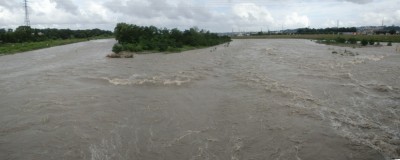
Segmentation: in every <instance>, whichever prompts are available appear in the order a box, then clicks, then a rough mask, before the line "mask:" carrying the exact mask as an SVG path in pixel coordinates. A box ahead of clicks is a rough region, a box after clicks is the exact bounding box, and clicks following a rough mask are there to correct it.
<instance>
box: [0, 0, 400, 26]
mask: <svg viewBox="0 0 400 160" xmlns="http://www.w3.org/2000/svg"><path fill="white" fill-rule="evenodd" d="M29 12H30V21H31V25H32V27H34V28H48V27H50V28H72V29H90V28H100V29H107V30H113V28H114V27H115V24H116V23H118V22H126V23H132V24H137V25H154V26H156V27H167V28H179V29H187V28H189V27H193V26H197V27H199V28H201V29H206V30H210V31H212V32H229V31H232V29H233V30H234V31H238V30H242V31H243V30H244V31H260V30H261V29H262V30H264V31H266V30H268V29H269V30H280V29H281V28H284V29H293V28H299V27H311V28H325V27H335V26H336V24H337V20H339V25H340V26H341V27H349V26H366V25H373V26H377V25H381V24H382V20H383V21H384V24H385V25H393V24H394V25H400V0H29ZM23 24H24V10H23V0H0V28H15V27H17V26H20V25H23Z"/></svg>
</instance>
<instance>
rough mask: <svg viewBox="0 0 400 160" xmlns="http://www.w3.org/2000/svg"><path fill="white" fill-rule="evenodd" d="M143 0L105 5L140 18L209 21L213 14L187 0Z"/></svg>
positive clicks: (110, 2) (112, 9) (113, 2)
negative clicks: (169, 0) (173, 1)
mask: <svg viewBox="0 0 400 160" xmlns="http://www.w3.org/2000/svg"><path fill="white" fill-rule="evenodd" d="M147 2H148V3H144V2H143V1H137V0H130V1H127V2H126V4H124V3H123V2H122V1H121V0H112V1H109V2H106V3H104V6H105V7H106V8H108V9H109V10H111V11H112V12H115V13H122V14H125V15H128V16H135V17H139V18H148V19H151V18H163V17H166V18H168V19H170V20H177V19H189V20H195V21H207V20H208V19H210V18H212V14H211V13H209V12H208V11H207V9H206V8H204V7H198V6H194V5H190V4H188V3H185V2H178V3H177V4H170V3H168V2H167V1H166V0H149V1H147Z"/></svg>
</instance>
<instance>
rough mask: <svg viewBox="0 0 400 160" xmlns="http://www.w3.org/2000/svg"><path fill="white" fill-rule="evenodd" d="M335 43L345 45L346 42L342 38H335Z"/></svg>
mask: <svg viewBox="0 0 400 160" xmlns="http://www.w3.org/2000/svg"><path fill="white" fill-rule="evenodd" d="M336 42H337V43H345V42H346V39H344V38H342V37H337V38H336Z"/></svg>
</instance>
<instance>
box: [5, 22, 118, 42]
mask: <svg viewBox="0 0 400 160" xmlns="http://www.w3.org/2000/svg"><path fill="white" fill-rule="evenodd" d="M112 35H113V32H111V31H105V30H100V29H87V30H71V29H54V28H53V29H51V28H47V29H36V28H31V27H29V26H19V27H17V28H16V29H15V30H13V29H4V28H1V29H0V43H22V42H39V41H46V40H56V39H71V38H91V37H97V36H112Z"/></svg>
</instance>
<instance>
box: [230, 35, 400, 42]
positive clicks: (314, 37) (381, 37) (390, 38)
mask: <svg viewBox="0 0 400 160" xmlns="http://www.w3.org/2000/svg"><path fill="white" fill-rule="evenodd" d="M338 36H339V37H342V38H344V39H347V40H348V39H349V38H354V39H356V41H361V40H362V39H370V40H374V41H375V42H389V41H391V42H400V35H337V34H287V35H262V36H254V35H253V36H243V37H233V38H235V39H311V40H336V38H337V37H338Z"/></svg>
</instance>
